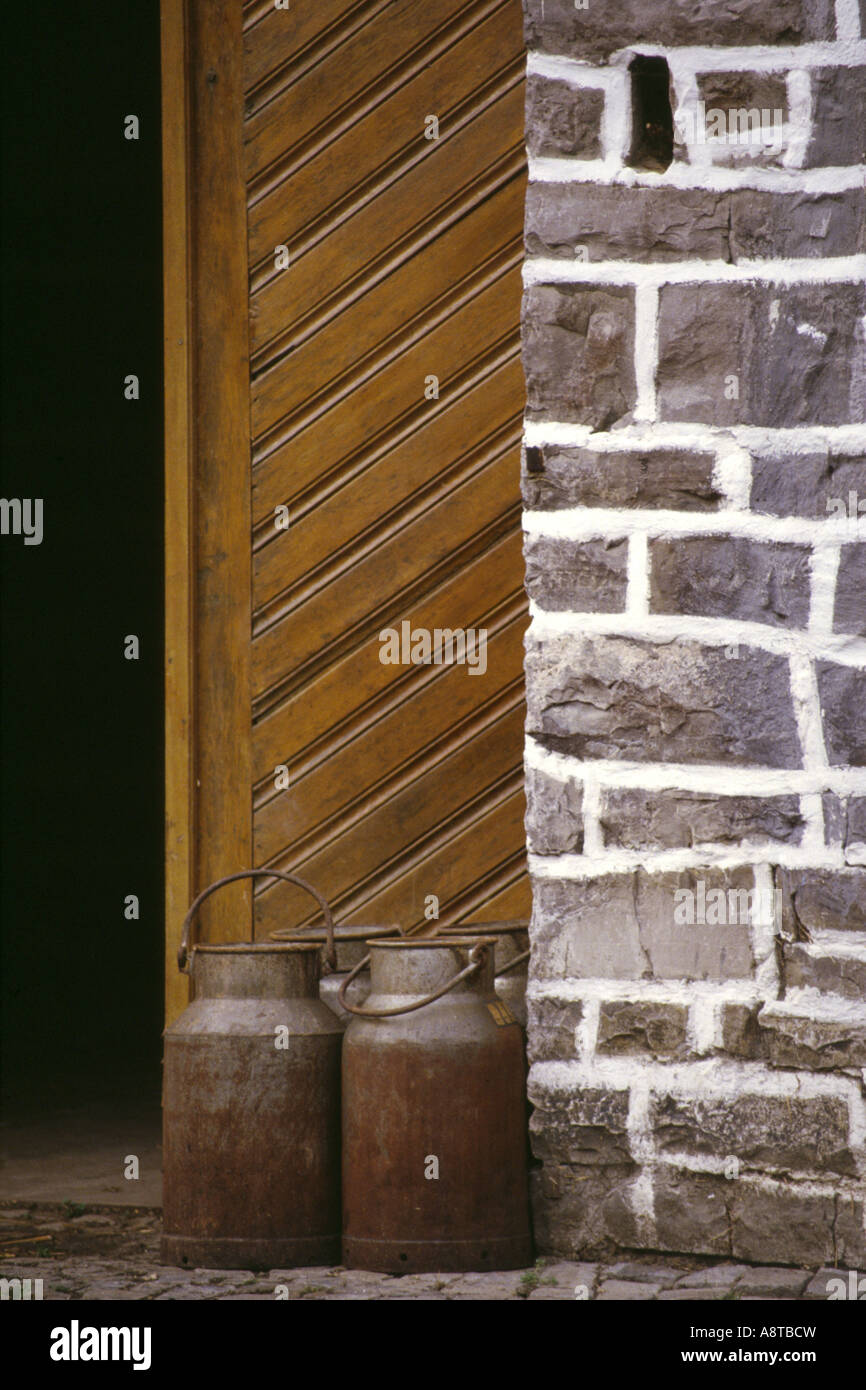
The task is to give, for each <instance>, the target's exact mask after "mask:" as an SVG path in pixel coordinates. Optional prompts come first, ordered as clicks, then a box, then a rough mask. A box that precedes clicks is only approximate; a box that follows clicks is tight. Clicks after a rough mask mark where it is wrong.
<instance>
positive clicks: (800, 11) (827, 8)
mask: <svg viewBox="0 0 866 1390" xmlns="http://www.w3.org/2000/svg"><path fill="white" fill-rule="evenodd" d="M524 15H525V32H526V45H527V47H528V48H537V49H540V50H541V51H542V52H544V53H568V54H570V55H571V56H572V57H575V58H588V59H595V60H601V59H602V58H604V57H606V56H607V55H608V54H610V53H613V52H615V51H616V50H617V49H620V48H624V47H626V46H627V45H631V44H639V43H652V44H658V45H661V46H662V47H664V48H672V47H680V46H682V45H684V44H700V45H708V46H710V47H716V46H722V47H732V46H736V45H739V44H744V43H749V44H774V43H778V44H799V43H808V42H810V41H812V40H815V39H827V38H832V37H833V36H834V34H835V22H834V17H833V8H832V5H831V3H830V0H764V3H761V0H729V3H727V4H725V5H724V6H719V5H718V4H717V3H715V0H691V3H690V0H620V3H619V4H617V5H605V4H597V3H595V0H590V3H589V5H588V6H587V8H586V9H582V10H578V9H576V8H575V5H574V0H524Z"/></svg>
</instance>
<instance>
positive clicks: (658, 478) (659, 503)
mask: <svg viewBox="0 0 866 1390" xmlns="http://www.w3.org/2000/svg"><path fill="white" fill-rule="evenodd" d="M714 463H715V459H714V456H713V455H712V454H707V453H699V452H695V453H689V452H687V451H686V450H681V449H647V450H645V451H642V452H638V451H626V450H623V451H616V452H610V453H602V452H600V451H596V450H593V449H580V448H568V447H564V446H558V445H552V444H551V445H543V446H540V447H536V446H532V447H530V448H527V450H526V453H525V462H524V470H523V499H524V502H525V504H526V506H527V507H528V508H530V509H533V510H539V511H542V510H544V511H548V510H549V511H555V510H558V509H559V508H562V507H646V508H650V509H653V510H655V509H657V508H661V507H663V508H667V509H669V510H671V511H685V512H708V511H716V510H717V509H718V506H719V503H720V501H721V494H720V492H719V491H718V489H717V487H716V486H715V483H714V482H713V466H714Z"/></svg>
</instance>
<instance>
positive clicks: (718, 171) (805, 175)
mask: <svg viewBox="0 0 866 1390" xmlns="http://www.w3.org/2000/svg"><path fill="white" fill-rule="evenodd" d="M864 177H866V164H843V165H832V166H828V167H825V168H820V169H767V168H762V167H760V166H757V165H756V166H750V167H749V168H748V169H725V168H722V167H721V166H714V167H713V168H705V167H703V166H698V165H694V164H685V163H682V162H680V161H679V160H675V161H674V163H673V164H671V165H670V167H669V168H668V169H666V170H665V172H664V173H663V174H656V173H652V172H650V171H649V170H646V169H630V168H629V167H628V166H627V165H621V164H620V163H619V162H618V161H617V162H614V160H613V157H612V156H611V157H609V158H607V159H575V158H555V157H553V156H552V155H531V156H530V157H529V178H530V182H531V183H592V184H599V183H602V184H604V185H605V186H606V187H609V188H659V189H662V190H663V191H669V190H670V189H671V188H676V189H679V190H680V191H687V190H690V189H695V190H703V191H704V192H707V193H732V192H736V190H737V189H741V188H743V189H752V190H755V191H759V192H767V193H845V192H847V191H848V190H849V189H852V188H853V189H857V188H862V187H863V180H864Z"/></svg>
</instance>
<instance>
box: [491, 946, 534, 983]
mask: <svg viewBox="0 0 866 1390" xmlns="http://www.w3.org/2000/svg"><path fill="white" fill-rule="evenodd" d="M530 955H531V952H530V951H521V953H520V955H519V956H515V957H514V959H513V960H510V961H509V962H508V964H507V965H503V967H502V969H501V970H497V972H496V978H497V980H498V979H500V977H501V976H502V975H507V974H508V972H509V970H513V969H514V968H515V966H517V965H522V964H523V962H524V961H525V960H529V957H530Z"/></svg>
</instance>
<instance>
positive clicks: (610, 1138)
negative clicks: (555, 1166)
mask: <svg viewBox="0 0 866 1390" xmlns="http://www.w3.org/2000/svg"><path fill="white" fill-rule="evenodd" d="M529 1099H530V1101H531V1102H532V1104H533V1105H534V1106H535V1110H534V1111H533V1114H532V1119H531V1120H530V1122H529V1130H530V1135H531V1138H532V1149H533V1153H534V1154H535V1156H536V1158H541V1159H544V1161H545V1162H552V1163H579V1164H593V1165H597V1164H623V1163H629V1162H631V1151H630V1149H629V1142H628V1128H627V1127H628V1107H629V1094H628V1091H615V1090H596V1089H591V1088H582V1089H580V1090H578V1091H576V1092H574V1093H569V1094H563V1093H560V1092H557V1091H549V1090H548V1089H547V1088H546V1087H544V1086H541V1085H538V1084H537V1083H533V1081H532V1077H531V1076H530V1082H529Z"/></svg>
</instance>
